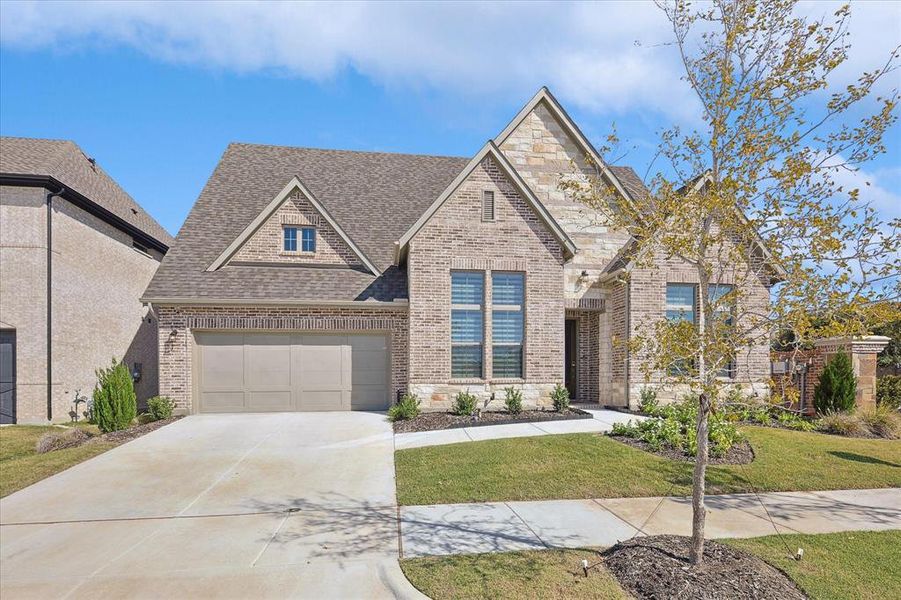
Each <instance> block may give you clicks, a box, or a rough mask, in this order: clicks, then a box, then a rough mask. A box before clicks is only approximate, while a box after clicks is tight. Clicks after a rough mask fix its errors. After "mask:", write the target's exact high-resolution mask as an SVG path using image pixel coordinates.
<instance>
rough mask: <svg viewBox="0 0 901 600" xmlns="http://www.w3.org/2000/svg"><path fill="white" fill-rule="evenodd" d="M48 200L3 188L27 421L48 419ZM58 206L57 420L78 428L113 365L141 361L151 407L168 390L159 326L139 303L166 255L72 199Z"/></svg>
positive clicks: (12, 320)
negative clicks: (75, 417) (161, 384)
mask: <svg viewBox="0 0 901 600" xmlns="http://www.w3.org/2000/svg"><path fill="white" fill-rule="evenodd" d="M46 194H47V190H46V189H44V188H35V187H27V188H26V187H15V186H6V185H4V186H0V329H13V330H15V332H16V420H17V422H18V423H41V422H46V420H47V336H46V333H47V279H46V273H47V239H48V238H47V207H46ZM52 206H53V213H52V227H53V231H52V241H51V245H52V250H53V254H52V285H51V305H52V323H51V325H52V327H51V348H52V363H53V369H52V371H53V376H52V378H53V381H52V383H51V390H52V399H51V403H52V412H53V417H52V420H53V421H69V420H71V418H72V416H71V412H72V411H73V408H74V404H73V402H74V400H75V395H76V392H78V393H79V394H80V395H81V396H86V397H88V398H90V397H91V394H92V391H93V389H94V385H95V383H96V381H97V377H96V375H95V370H96V369H97V368H98V367H106V366H109V364H110V359H111V358H116V359H117V360H124V361H125V362H126V364H127V365H128V367H129V369H133V368H134V366H135V364H136V363H140V365H141V378H140V379H139V380H138V381H137V382H136V383H135V393H136V395H137V398H138V402H139V404H140V405H142V406H143V404H144V401H146V400H147V398H149V397H150V396H154V395H156V394H157V389H158V376H157V347H156V341H157V323H156V320H155V319H154V318H153V316H152V315H151V314H150V313H149V309H148V308H147V307H145V306H142V304H141V302H140V301H139V298H140V296H141V294H142V293H143V291H144V288H145V287H146V286H147V284H148V283H149V281H150V279H151V277H152V276H153V273H154V272H155V271H156V268H157V266H158V265H159V262H160V260H161V259H162V256H161V255H160V253H158V252H156V251H155V250H150V251H149V255H148V254H147V253H144V252H139V251H137V250H135V248H133V247H132V238H131V236H130V235H129V234H127V233H124V232H123V231H121V230H120V229H117V228H116V227H113V226H112V225H110V224H109V223H107V222H105V221H102V220H100V219H99V218H97V217H96V216H94V215H92V214H90V213H87V212H85V211H84V210H82V209H81V208H78V207H77V206H75V205H74V204H72V203H70V202H69V201H68V200H64V199H61V198H58V197H57V198H54V199H53V201H52ZM84 410H85V405H84V404H80V405H79V411H84Z"/></svg>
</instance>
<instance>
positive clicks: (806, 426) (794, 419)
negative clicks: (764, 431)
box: [776, 410, 816, 431]
mask: <svg viewBox="0 0 901 600" xmlns="http://www.w3.org/2000/svg"><path fill="white" fill-rule="evenodd" d="M776 421H777V422H778V423H779V424H780V425H781V426H783V427H785V428H786V429H794V430H795V431H813V430H814V429H816V425H815V424H814V423H811V422H810V421H808V420H807V419H805V418H803V417H802V416H801V415H799V414H798V413H794V412H792V411H790V410H783V411H781V412H779V413H777V415H776Z"/></svg>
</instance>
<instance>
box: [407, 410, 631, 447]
mask: <svg viewBox="0 0 901 600" xmlns="http://www.w3.org/2000/svg"><path fill="white" fill-rule="evenodd" d="M591 406H597V405H574V407H575V408H581V409H582V410H584V411H586V412H589V413H591V417H592V418H591V419H570V420H568V421H542V422H539V423H514V424H513V425H483V426H481V427H461V428H458V429H440V430H438V431H417V432H413V433H398V434H396V435H395V436H394V447H395V448H396V449H398V450H403V449H405V448H421V447H423V446H441V445H444V444H459V443H461V442H479V441H482V440H496V439H500V438H514V437H532V436H537V435H553V434H561V433H590V432H597V433H604V432H607V431H610V430H611V429H612V428H613V424H614V423H625V422H627V421H629V420H633V421H634V420H640V419H646V418H647V417H641V416H637V415H630V414H627V413H622V412H619V411H615V410H607V409H602V408H591Z"/></svg>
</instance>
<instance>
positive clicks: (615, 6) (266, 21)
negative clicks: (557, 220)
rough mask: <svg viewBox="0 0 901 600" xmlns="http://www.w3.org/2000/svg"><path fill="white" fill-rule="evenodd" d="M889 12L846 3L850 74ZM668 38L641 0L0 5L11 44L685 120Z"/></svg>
mask: <svg viewBox="0 0 901 600" xmlns="http://www.w3.org/2000/svg"><path fill="white" fill-rule="evenodd" d="M836 7H837V4H836V3H832V2H809V3H805V4H803V5H802V8H801V10H802V11H805V12H809V13H810V14H825V13H829V12H832V11H834V10H835V8H836ZM899 11H901V5H899V4H897V3H894V2H891V1H886V2H855V3H854V11H853V13H854V21H853V22H852V30H851V33H852V41H853V42H854V44H855V47H854V51H853V53H852V61H851V64H850V65H849V68H848V69H846V71H848V73H849V74H850V73H852V72H853V73H858V72H859V71H860V70H862V69H863V68H869V67H872V66H873V65H874V64H876V63H878V62H879V61H880V60H881V59H882V57H884V56H885V55H886V53H887V52H888V50H889V48H890V46H891V43H892V40H895V41H897V40H898V39H901V12H899ZM876 32H878V34H877V33H876ZM668 38H669V31H668V27H667V23H666V22H665V20H664V19H663V16H662V15H661V14H660V12H659V10H658V9H657V8H656V7H655V6H654V5H653V3H650V2H616V3H614V2H608V3H583V4H561V3H517V4H514V3H496V4H474V3H350V2H348V3H330V4H314V3H287V2H286V3H274V2H273V3H250V2H225V3H214V2H196V3H189V2H178V3H176V2H89V3H76V2H4V4H3V10H2V11H0V42H2V44H3V45H5V46H7V47H11V48H19V49H43V48H52V49H55V50H61V51H80V50H82V49H84V48H92V47H98V46H99V47H118V46H126V47H132V48H135V49H137V50H138V51H140V52H143V53H145V54H146V55H148V56H150V57H152V58H154V59H157V60H162V61H167V62H171V63H177V64H190V65H198V66H201V67H205V68H214V69H225V70H232V71H236V72H254V71H271V72H275V73H280V74H286V75H289V76H299V77H304V78H309V79H313V80H324V79H328V78H332V77H335V76H337V75H339V74H340V73H341V72H342V71H343V70H345V69H347V68H353V69H355V70H356V71H358V72H360V73H361V74H363V75H365V76H367V77H369V78H371V79H372V80H374V81H375V82H377V83H379V84H381V85H385V86H411V87H419V86H427V87H432V88H436V89H440V90H447V91H450V92H452V93H455V94H459V95H474V96H479V95H484V94H498V95H505V96H507V97H515V98H522V97H523V96H525V95H528V94H529V93H530V92H532V91H534V90H535V89H536V88H537V87H538V86H539V85H541V84H548V85H549V86H550V87H551V88H552V89H553V90H555V92H556V93H557V94H558V95H559V96H560V97H561V98H562V99H563V100H564V101H565V102H567V103H571V104H574V105H577V106H579V107H582V108H585V109H588V110H592V111H596V112H599V113H600V112H609V113H613V114H626V113H633V112H635V111H639V110H650V111H654V112H656V113H659V114H663V115H666V116H669V117H671V118H675V119H677V120H679V121H683V122H685V121H689V122H690V121H693V120H694V117H695V115H696V106H697V105H696V103H695V100H694V99H693V98H692V96H691V93H690V91H689V90H688V89H687V88H686V86H685V85H684V84H683V83H682V82H680V80H679V73H680V70H679V68H678V65H677V63H676V62H675V56H674V54H673V52H672V50H671V49H669V48H666V47H662V46H659V43H660V42H663V41H666V40H667V39H668ZM636 40H640V41H641V42H642V45H640V46H637V45H635V43H634V42H635V41H636ZM837 83H845V82H844V81H838V82H837Z"/></svg>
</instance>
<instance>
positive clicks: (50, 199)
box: [47, 187, 66, 421]
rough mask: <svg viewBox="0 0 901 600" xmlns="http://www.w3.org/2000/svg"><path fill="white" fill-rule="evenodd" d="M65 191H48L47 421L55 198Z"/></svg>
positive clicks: (50, 404)
mask: <svg viewBox="0 0 901 600" xmlns="http://www.w3.org/2000/svg"><path fill="white" fill-rule="evenodd" d="M65 191H66V188H64V187H60V189H59V191H58V192H49V191H48V192H47V421H53V343H52V342H53V302H52V300H53V198H54V197H61V196H62V195H63V192H65Z"/></svg>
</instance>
